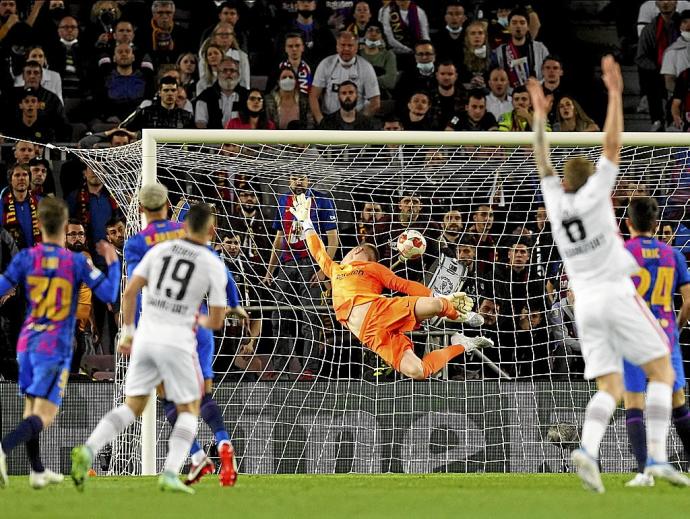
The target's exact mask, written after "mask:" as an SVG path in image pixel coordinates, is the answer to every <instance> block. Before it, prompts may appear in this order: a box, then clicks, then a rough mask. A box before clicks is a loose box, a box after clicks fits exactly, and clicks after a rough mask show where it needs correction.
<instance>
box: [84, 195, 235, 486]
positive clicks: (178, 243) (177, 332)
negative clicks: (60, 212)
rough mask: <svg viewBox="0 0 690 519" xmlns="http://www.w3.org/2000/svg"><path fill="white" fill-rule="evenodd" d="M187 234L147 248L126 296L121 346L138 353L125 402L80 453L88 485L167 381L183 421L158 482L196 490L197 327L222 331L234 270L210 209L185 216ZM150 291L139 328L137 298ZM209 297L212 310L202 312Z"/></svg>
mask: <svg viewBox="0 0 690 519" xmlns="http://www.w3.org/2000/svg"><path fill="white" fill-rule="evenodd" d="M184 225H185V231H186V238H185V239H177V240H170V241H167V242H164V243H161V244H159V245H157V246H156V247H154V248H152V249H151V250H150V251H149V252H147V253H146V255H145V256H144V258H143V259H142V260H141V262H140V263H139V265H138V266H137V267H136V268H135V269H134V272H133V275H132V278H131V279H130V280H129V282H128V284H127V287H126V288H125V291H124V294H123V296H122V315H123V323H124V326H123V328H122V332H121V335H120V342H119V344H118V350H119V351H120V352H121V353H122V354H123V355H130V354H131V361H130V365H129V369H128V370H127V375H126V379H125V396H126V398H125V403H124V405H121V406H120V407H117V408H116V409H114V410H112V411H111V412H110V413H108V414H107V415H105V416H104V417H103V418H102V419H101V421H100V422H99V423H98V425H97V426H96V428H95V429H94V431H93V432H92V433H91V436H90V437H89V439H88V440H87V441H86V444H85V445H81V446H78V447H75V448H74V449H73V451H72V470H71V475H72V479H73V480H74V483H75V485H76V486H77V488H78V489H80V490H82V489H83V487H84V482H85V480H86V475H87V471H88V470H89V468H91V464H92V463H93V458H94V456H95V455H96V454H97V453H98V451H100V450H101V448H103V446H104V445H106V444H107V443H110V442H112V441H113V440H114V439H115V438H116V437H117V436H118V435H119V434H120V433H122V432H123V431H124V430H125V429H126V428H127V427H129V426H130V425H131V424H132V423H133V422H134V420H135V419H136V417H137V416H140V415H141V413H142V412H143V411H144V408H145V407H146V404H147V402H148V399H149V395H150V394H151V391H153V389H154V388H156V386H158V384H160V383H161V382H163V383H164V384H165V392H166V398H167V399H168V400H171V401H173V402H174V403H175V404H176V406H177V413H178V415H177V421H176V422H175V426H174V427H173V430H172V432H171V433H170V438H169V440H168V456H167V458H166V460H165V465H164V467H163V473H162V474H161V476H160V478H159V480H158V485H159V487H160V488H161V490H170V491H173V492H185V493H188V494H193V493H194V490H193V489H192V488H190V487H188V486H185V485H184V484H183V483H182V482H181V481H180V480H179V478H178V476H177V475H178V473H179V471H180V469H181V468H182V465H183V463H184V460H185V458H186V457H187V452H188V451H189V447H190V446H191V444H192V441H193V440H194V437H195V436H196V429H197V417H198V416H199V402H200V399H201V396H202V393H203V387H204V382H203V376H202V374H201V371H200V368H199V361H198V359H197V353H196V335H195V327H196V326H203V327H205V328H211V329H214V330H218V329H220V328H221V327H222V326H223V324H224V320H225V310H226V306H227V301H226V295H225V285H226V283H227V275H226V272H225V265H224V264H223V262H222V260H221V259H220V258H219V257H218V256H217V255H216V254H214V253H213V252H212V251H211V250H210V249H209V248H208V247H207V245H206V243H207V242H208V240H209V239H211V237H212V236H214V235H215V228H214V216H213V212H212V209H211V207H210V206H208V205H207V204H198V205H195V206H192V208H191V209H190V210H189V212H188V213H187V218H186V219H185V224H184ZM144 287H147V290H146V292H145V293H144V296H143V302H142V313H141V319H140V320H139V325H138V327H137V329H136V332H135V330H134V314H135V309H136V298H137V294H138V293H139V291H140V290H141V289H142V288H144ZM207 294H208V307H209V312H208V315H201V316H197V313H198V310H199V306H200V305H201V303H202V301H203V300H204V298H205V297H206V295H207Z"/></svg>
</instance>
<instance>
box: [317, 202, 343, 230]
mask: <svg viewBox="0 0 690 519" xmlns="http://www.w3.org/2000/svg"><path fill="white" fill-rule="evenodd" d="M316 206H317V207H318V211H317V213H316V215H317V219H318V220H317V225H318V227H319V230H320V231H321V232H325V231H331V230H333V229H337V228H338V223H337V220H336V214H335V204H333V200H332V199H330V198H326V197H318V198H316Z"/></svg>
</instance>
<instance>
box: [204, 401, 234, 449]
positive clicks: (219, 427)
mask: <svg viewBox="0 0 690 519" xmlns="http://www.w3.org/2000/svg"><path fill="white" fill-rule="evenodd" d="M201 417H202V418H203V419H204V422H206V423H207V424H208V426H209V427H210V428H211V430H212V431H213V435H214V436H215V438H216V444H220V442H223V441H230V436H229V435H228V432H227V431H226V430H225V423H224V422H223V415H222V414H221V412H220V409H219V408H218V404H216V401H215V400H214V399H213V397H211V395H209V394H205V395H204V397H203V398H202V399H201Z"/></svg>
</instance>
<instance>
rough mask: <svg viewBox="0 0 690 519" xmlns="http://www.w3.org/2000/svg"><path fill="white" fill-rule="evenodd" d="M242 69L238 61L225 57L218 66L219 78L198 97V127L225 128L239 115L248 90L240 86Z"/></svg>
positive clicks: (196, 119)
mask: <svg viewBox="0 0 690 519" xmlns="http://www.w3.org/2000/svg"><path fill="white" fill-rule="evenodd" d="M239 74H240V69H239V66H238V63H237V61H235V60H234V59H232V58H223V59H222V60H221V62H220V65H219V66H218V79H217V80H216V82H215V83H213V85H211V86H210V87H208V88H207V89H206V90H204V91H203V92H202V93H201V94H199V96H197V98H196V105H195V107H194V122H195V123H196V127H197V128H216V129H220V128H225V125H226V124H227V123H228V121H229V120H230V119H233V118H235V117H237V116H238V109H239V106H240V105H241V103H242V100H243V99H246V97H247V94H248V92H247V90H246V89H245V88H243V87H241V86H239V81H240V77H239Z"/></svg>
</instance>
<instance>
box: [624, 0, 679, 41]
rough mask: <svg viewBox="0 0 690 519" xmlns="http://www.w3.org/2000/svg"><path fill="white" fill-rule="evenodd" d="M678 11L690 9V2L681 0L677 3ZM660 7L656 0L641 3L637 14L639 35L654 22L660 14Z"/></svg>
mask: <svg viewBox="0 0 690 519" xmlns="http://www.w3.org/2000/svg"><path fill="white" fill-rule="evenodd" d="M675 9H676V12H678V13H680V12H682V11H685V10H687V9H690V2H687V1H686V0H679V1H678V2H676V5H675ZM659 12H660V7H659V5H658V2H656V1H655V0H646V1H645V2H643V3H642V5H640V10H639V12H638V15H637V35H638V36H640V35H641V34H642V31H643V29H644V28H645V27H646V26H647V25H648V24H650V23H651V22H653V21H654V20H655V19H656V17H657V16H658V15H659Z"/></svg>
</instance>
